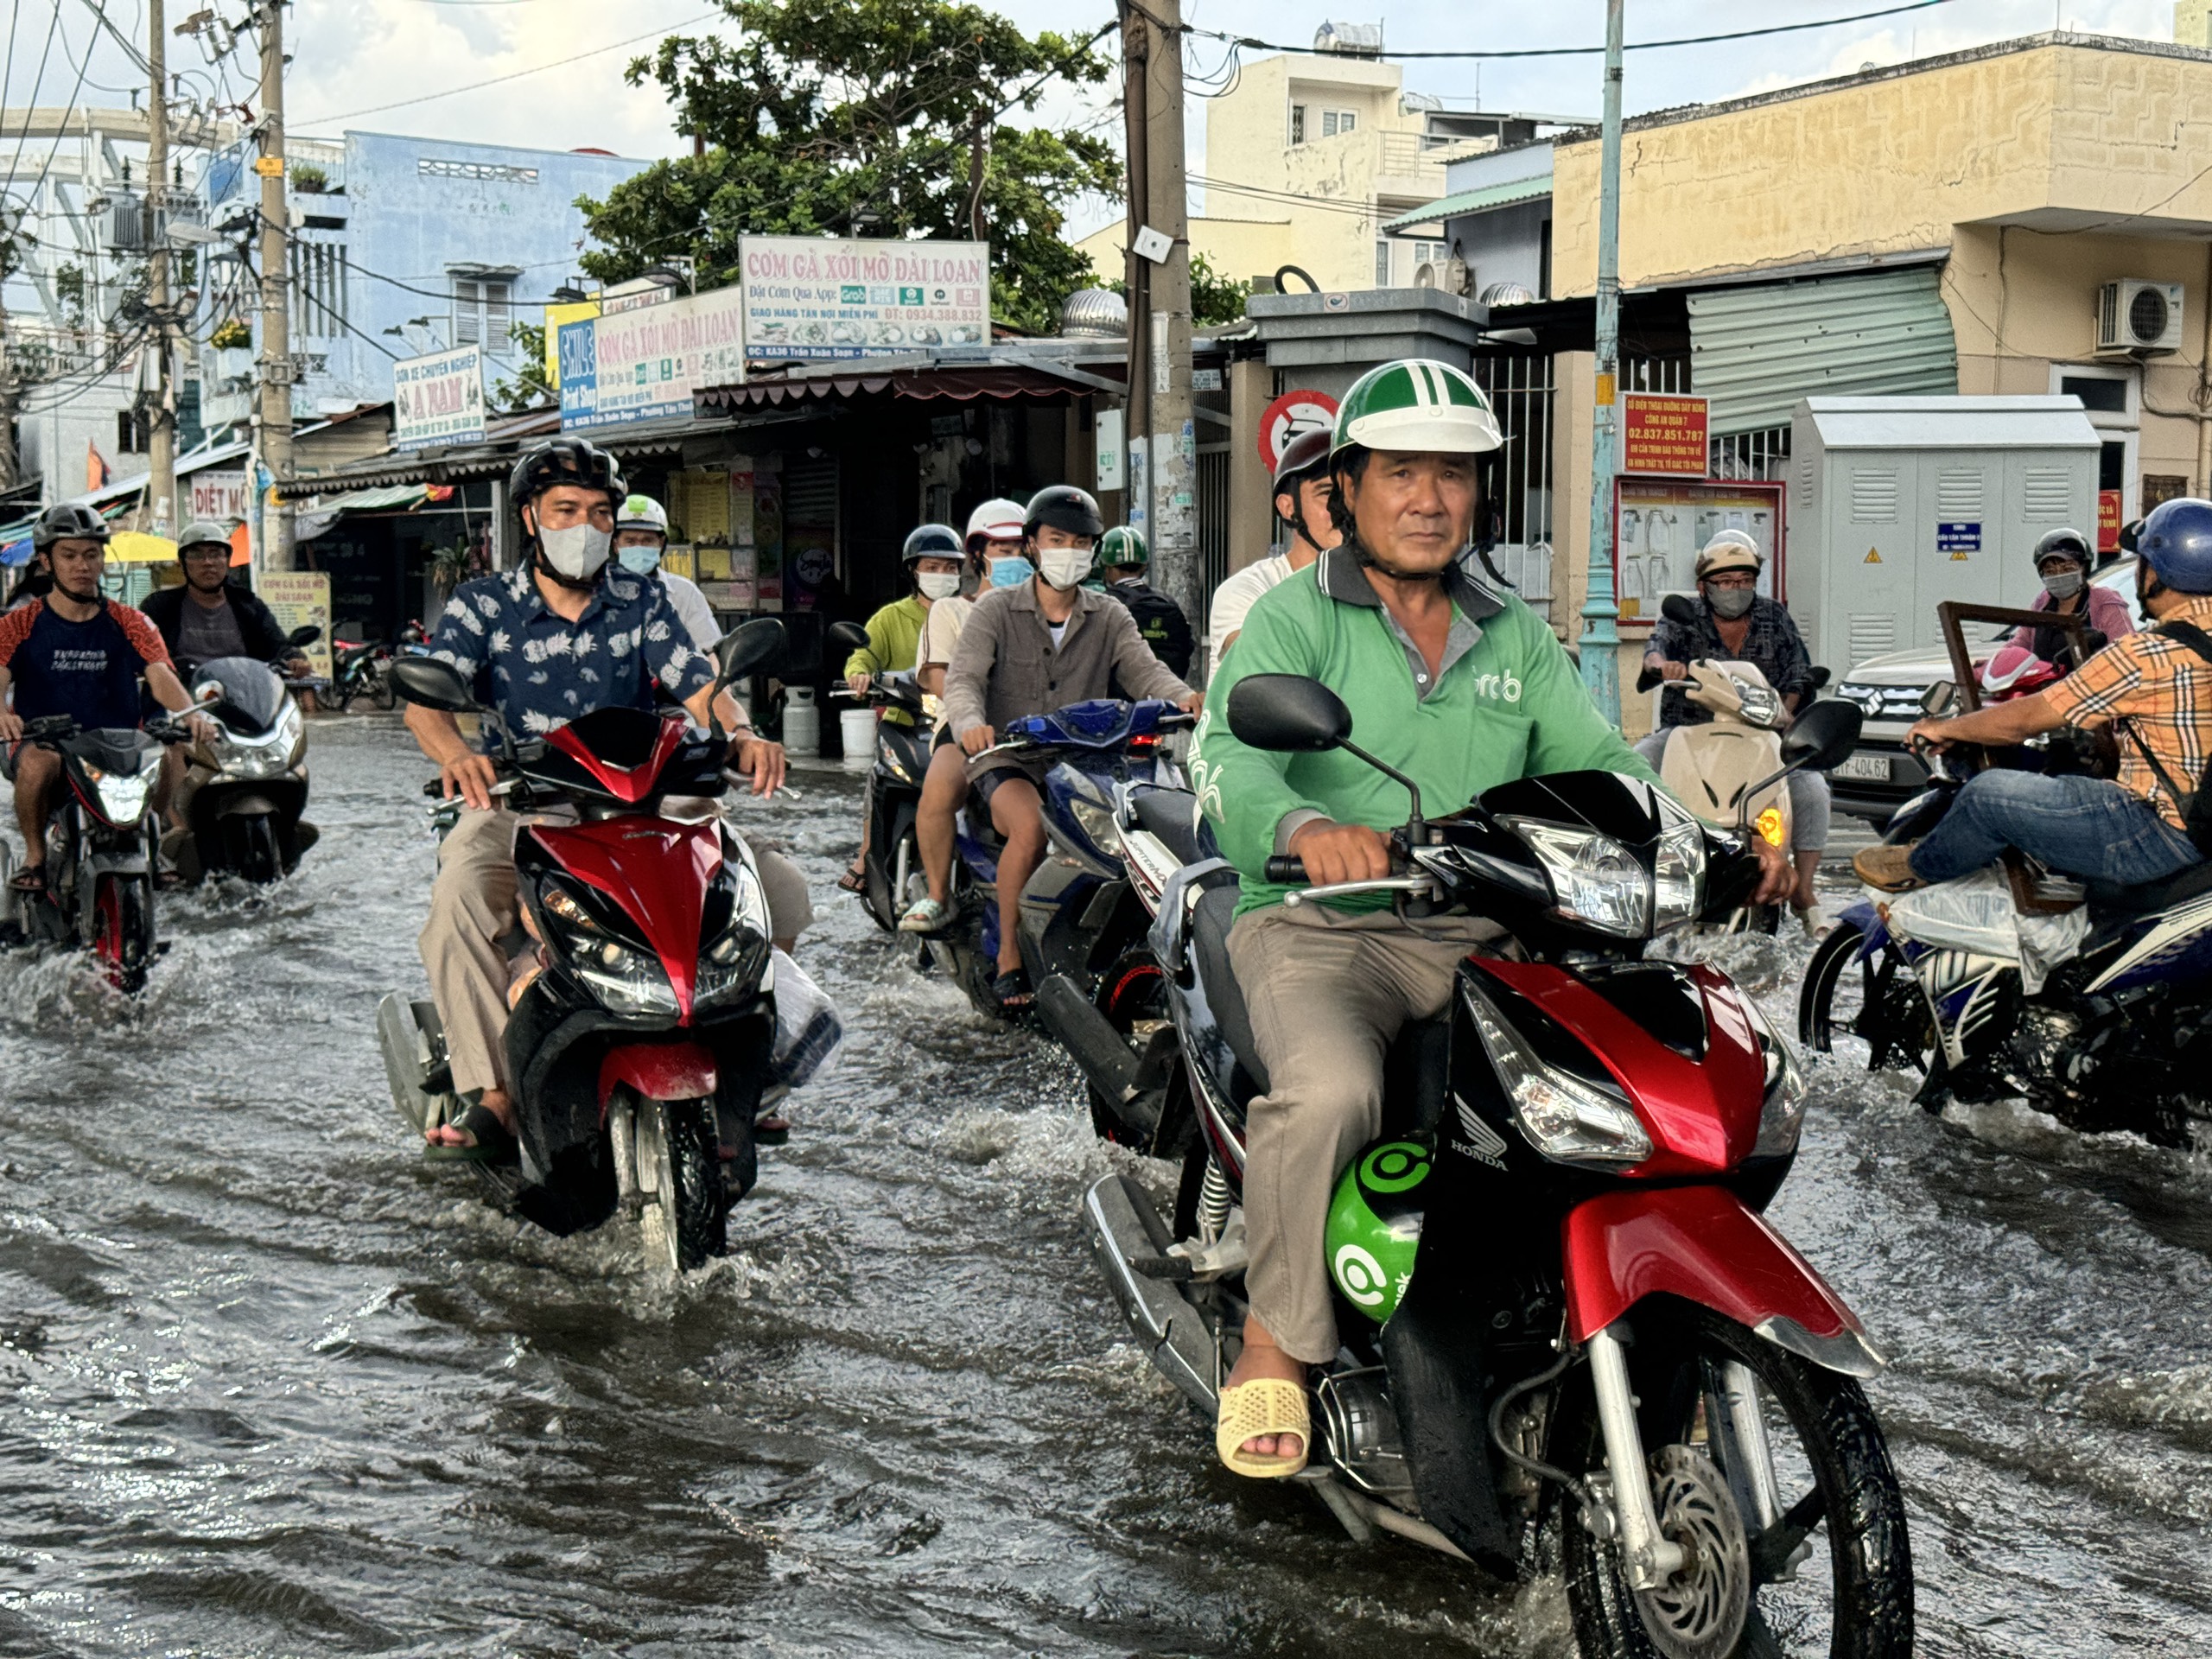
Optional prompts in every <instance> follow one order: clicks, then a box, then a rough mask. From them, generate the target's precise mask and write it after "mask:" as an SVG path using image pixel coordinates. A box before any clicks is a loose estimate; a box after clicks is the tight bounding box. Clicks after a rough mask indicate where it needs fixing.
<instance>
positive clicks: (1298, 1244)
mask: <svg viewBox="0 0 2212 1659" xmlns="http://www.w3.org/2000/svg"><path fill="white" fill-rule="evenodd" d="M1498 937H1499V930H1498V928H1497V925H1496V924H1495V923H1491V922H1487V921H1484V920H1482V919H1480V918H1473V917H1445V918H1435V919H1433V920H1423V921H1417V922H1416V921H1407V920H1404V919H1402V918H1399V917H1398V916H1396V915H1395V914H1393V913H1392V912H1389V911H1383V912H1381V913H1379V914H1373V915H1361V916H1351V915H1346V914H1344V912H1340V911H1333V910H1331V909H1329V908H1328V907H1327V906H1325V905H1300V906H1296V907H1295V908H1293V907H1291V906H1281V905H1278V906H1274V907H1272V908H1270V909H1267V910H1260V911H1255V912H1252V913H1251V914H1250V915H1249V916H1245V917H1243V918H1239V920H1238V921H1237V923H1236V925H1235V926H1234V927H1232V928H1231V929H1230V933H1229V960H1230V966H1231V967H1232V968H1234V969H1236V983H1237V987H1238V988H1239V989H1240V990H1242V991H1243V994H1244V1006H1245V1007H1246V1008H1247V1009H1248V1010H1249V1013H1250V1014H1251V1020H1252V1037H1253V1040H1254V1041H1255V1043H1256V1044H1257V1045H1258V1046H1259V1050H1260V1059H1261V1061H1262V1063H1263V1064H1264V1065H1266V1066H1267V1068H1268V1092H1267V1093H1266V1094H1265V1095H1263V1096H1261V1097H1260V1098H1258V1099H1256V1100H1255V1101H1254V1102H1253V1103H1252V1107H1251V1113H1250V1117H1249V1122H1247V1123H1246V1126H1245V1147H1244V1226H1245V1231H1246V1233H1247V1235H1248V1237H1249V1242H1250V1245H1251V1251H1252V1265H1251V1267H1250V1268H1249V1269H1248V1270H1247V1271H1246V1273H1245V1275H1244V1287H1245V1290H1246V1292H1247V1294H1249V1296H1250V1298H1251V1302H1252V1317H1253V1318H1255V1319H1258V1320H1259V1322H1260V1323H1261V1324H1262V1325H1265V1326H1266V1327H1267V1329H1268V1334H1269V1335H1271V1336H1273V1337H1274V1339H1275V1341H1276V1343H1277V1344H1280V1345H1281V1348H1282V1350H1283V1351H1284V1352H1286V1353H1287V1354H1289V1355H1290V1356H1291V1357H1293V1358H1294V1359H1300V1360H1304V1361H1305V1362H1306V1363H1308V1364H1319V1363H1322V1362H1323V1361H1325V1360H1328V1359H1332V1358H1333V1357H1335V1355H1336V1352H1337V1346H1338V1343H1337V1326H1336V1318H1335V1315H1334V1313H1333V1312H1332V1308H1331V1305H1330V1300H1329V1268H1328V1262H1327V1261H1326V1260H1325V1231H1326V1224H1327V1220H1328V1212H1329V1201H1330V1198H1331V1197H1332V1195H1333V1194H1334V1192H1335V1191H1336V1184H1337V1177H1338V1173H1340V1172H1341V1171H1342V1170H1343V1169H1344V1166H1346V1165H1347V1164H1349V1163H1350V1162H1351V1160H1352V1156H1353V1154H1356V1153H1357V1152H1358V1150H1359V1149H1360V1147H1363V1146H1364V1145H1366V1144H1367V1143H1368V1142H1369V1141H1372V1140H1373V1139H1374V1138H1375V1137H1376V1135H1378V1134H1380V1133H1381V1131H1382V1118H1383V1056H1384V1054H1385V1053H1386V1052H1388V1051H1389V1046H1390V1043H1391V1039H1394V1038H1395V1037H1396V1035H1397V1034H1398V1032H1399V1029H1400V1027H1402V1026H1404V1025H1405V1024H1406V1023H1407V1022H1408V1020H1428V1019H1433V1018H1434V1017H1435V1016H1436V1015H1437V1014H1440V1013H1442V1012H1443V1011H1444V1008H1445V1006H1446V1003H1447V1002H1448V1001H1450V999H1451V995H1452V975H1453V972H1454V970H1455V969H1457V968H1458V966H1459V962H1460V960H1461V959H1462V958H1463V957H1465V956H1467V955H1468V953H1469V952H1470V951H1472V950H1476V949H1478V948H1479V947H1480V946H1482V945H1484V944H1488V943H1491V942H1492V941H1495V940H1496V939H1497V938H1498Z"/></svg>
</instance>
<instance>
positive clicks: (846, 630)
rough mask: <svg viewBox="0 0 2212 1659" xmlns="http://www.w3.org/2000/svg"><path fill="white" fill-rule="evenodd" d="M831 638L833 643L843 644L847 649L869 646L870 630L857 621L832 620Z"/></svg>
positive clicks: (830, 627)
mask: <svg viewBox="0 0 2212 1659" xmlns="http://www.w3.org/2000/svg"><path fill="white" fill-rule="evenodd" d="M829 643H830V644H831V645H842V646H843V647H844V648H845V649H846V650H847V651H864V650H866V649H867V648H868V630H867V629H866V628H864V627H862V626H861V625H860V624H859V623H857V622H832V623H831V624H830V625H829Z"/></svg>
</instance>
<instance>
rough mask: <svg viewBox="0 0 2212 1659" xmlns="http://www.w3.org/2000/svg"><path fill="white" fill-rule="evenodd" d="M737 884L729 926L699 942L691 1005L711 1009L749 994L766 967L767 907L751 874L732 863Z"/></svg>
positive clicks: (742, 867) (730, 870)
mask: <svg viewBox="0 0 2212 1659" xmlns="http://www.w3.org/2000/svg"><path fill="white" fill-rule="evenodd" d="M728 869H729V873H730V874H731V876H732V877H733V878H734V880H735V881H736V884H737V893H736V899H735V902H734V903H733V904H732V906H730V918H729V925H728V926H726V927H725V928H723V929H722V931H721V933H720V934H719V935H718V936H716V937H715V938H712V939H709V940H706V941H704V942H702V945H701V947H700V950H699V968H698V972H697V973H696V976H694V977H693V979H692V990H691V1006H692V1007H694V1008H695V1009H696V1008H706V1007H714V1006H715V1005H716V1004H718V1003H723V1002H733V1001H739V1000H741V999H742V998H744V997H747V996H749V995H752V993H753V989H754V988H755V987H756V986H757V985H758V984H759V983H760V976H761V974H762V973H763V971H764V970H765V969H766V967H767V965H768V904H767V900H766V898H765V897H764V896H763V895H762V893H761V892H760V882H759V881H758V880H756V879H754V877H753V872H752V871H750V870H748V869H747V868H745V866H744V865H742V864H740V863H737V862H736V861H732V862H731V863H730V865H729V866H728Z"/></svg>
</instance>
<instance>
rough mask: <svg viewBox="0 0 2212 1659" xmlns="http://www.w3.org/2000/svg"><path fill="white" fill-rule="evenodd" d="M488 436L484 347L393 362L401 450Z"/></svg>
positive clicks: (394, 433)
mask: <svg viewBox="0 0 2212 1659" xmlns="http://www.w3.org/2000/svg"><path fill="white" fill-rule="evenodd" d="M483 436H484V348H483V347H482V346H461V348H460V349H459V350H457V351H451V352H432V353H429V354H428V355H427V356H423V357H404V358H402V359H400V360H399V361H398V362H397V363H395V364H393V365H391V442H392V447H393V448H396V449H423V448H430V447H433V446H436V445H442V444H449V443H471V442H478V441H480V440H481V439H482V438H483Z"/></svg>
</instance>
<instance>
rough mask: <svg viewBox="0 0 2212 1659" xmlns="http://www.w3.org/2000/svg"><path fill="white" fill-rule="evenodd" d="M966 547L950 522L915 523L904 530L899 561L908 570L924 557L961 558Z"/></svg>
mask: <svg viewBox="0 0 2212 1659" xmlns="http://www.w3.org/2000/svg"><path fill="white" fill-rule="evenodd" d="M965 556H967V549H965V548H963V547H962V546H961V545H960V532H959V531H957V530H955V529H954V528H953V527H952V526H951V525H950V524H916V525H915V526H914V527H913V529H912V530H910V531H907V532H906V546H904V547H902V548H900V549H899V563H901V564H903V565H905V566H906V568H907V569H909V570H911V569H913V568H914V567H915V566H916V565H917V564H918V563H921V561H923V560H924V559H961V558H964V557H965Z"/></svg>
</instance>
